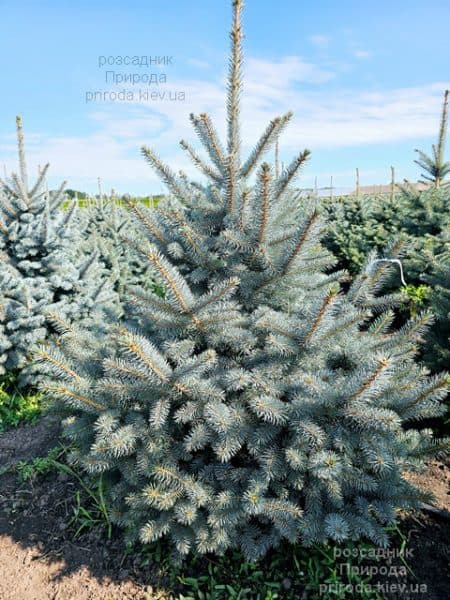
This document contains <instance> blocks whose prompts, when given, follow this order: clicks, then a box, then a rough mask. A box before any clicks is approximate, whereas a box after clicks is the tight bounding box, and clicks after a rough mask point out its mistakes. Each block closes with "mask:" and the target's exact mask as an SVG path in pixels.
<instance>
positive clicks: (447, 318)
mask: <svg viewBox="0 0 450 600" xmlns="http://www.w3.org/2000/svg"><path fill="white" fill-rule="evenodd" d="M427 259H428V261H429V264H430V265H431V268H430V269H429V271H430V272H429V274H425V275H424V276H423V279H424V281H425V282H426V283H427V284H429V285H430V286H432V293H431V298H430V301H431V310H432V311H433V313H434V314H435V315H436V326H435V327H433V328H432V330H431V332H430V336H429V344H427V346H426V348H425V360H426V361H427V363H430V364H434V366H435V368H436V369H438V368H441V369H442V368H446V367H448V365H450V231H449V230H447V232H445V234H443V235H442V250H441V251H440V252H439V253H436V254H433V253H432V252H428V253H427Z"/></svg>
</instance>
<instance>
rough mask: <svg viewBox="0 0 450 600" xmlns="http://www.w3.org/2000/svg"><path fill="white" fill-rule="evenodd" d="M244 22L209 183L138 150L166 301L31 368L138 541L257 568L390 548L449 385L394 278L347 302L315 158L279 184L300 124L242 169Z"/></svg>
mask: <svg viewBox="0 0 450 600" xmlns="http://www.w3.org/2000/svg"><path fill="white" fill-rule="evenodd" d="M241 9H242V2H241V0H234V1H233V15H234V18H233V27H232V30H231V58H230V66H229V76H228V90H227V140H226V144H225V145H223V144H222V143H221V142H220V140H219V137H218V135H217V133H216V130H215V128H214V126H213V124H212V122H211V120H210V118H209V116H208V115H206V114H203V113H202V114H200V115H191V121H192V124H193V126H194V129H195V131H196V133H197V135H198V137H199V139H200V141H201V142H202V144H203V147H204V149H205V151H206V154H207V156H208V158H209V162H206V161H205V160H204V159H203V158H202V157H201V156H200V155H199V154H198V153H197V152H196V150H194V149H193V148H192V147H191V145H190V144H189V143H187V142H182V146H183V147H184V148H185V150H186V151H187V152H188V154H189V155H190V156H191V157H192V159H193V161H194V163H195V164H196V165H197V166H198V168H199V169H200V171H201V173H202V174H203V176H204V179H203V180H202V181H203V182H202V183H197V182H190V181H189V180H188V179H187V178H186V177H184V176H179V175H175V174H174V173H173V172H172V170H171V169H170V168H169V167H168V166H167V165H165V164H164V163H163V162H162V161H161V160H160V159H159V157H158V156H157V155H156V154H155V152H154V151H153V150H151V149H150V148H147V147H145V148H143V155H144V157H145V159H146V160H147V161H148V162H149V164H150V165H151V166H152V167H153V168H154V169H155V170H156V172H157V173H159V175H160V177H161V179H162V180H163V181H164V183H165V184H166V186H167V188H168V189H169V190H170V192H171V194H172V196H171V198H170V200H167V201H166V202H164V203H161V205H160V206H158V208H156V209H153V210H145V209H144V208H142V209H141V208H140V207H139V211H136V220H137V222H138V223H139V224H140V226H141V227H142V231H143V232H145V234H146V241H145V243H142V242H141V241H140V240H139V241H137V240H136V239H135V238H133V236H128V237H125V236H124V243H126V244H127V245H128V246H129V247H130V248H133V249H134V251H135V252H136V254H137V255H138V256H139V257H140V258H141V260H142V261H143V262H144V264H150V265H151V266H152V267H153V268H154V270H155V272H156V273H157V276H158V278H159V282H160V283H161V284H162V285H163V286H164V288H165V296H164V298H161V297H160V296H158V295H157V294H155V293H153V292H151V291H145V290H143V289H141V288H140V287H139V286H137V287H131V288H130V289H129V292H128V308H127V310H126V322H125V323H124V324H122V325H121V326H120V327H117V328H116V329H115V330H114V332H113V333H111V334H110V335H109V336H99V335H98V333H97V331H96V330H95V328H88V329H87V330H86V331H85V332H83V333H80V334H76V335H75V334H74V333H73V332H71V331H66V333H65V334H64V336H63V337H62V339H61V340H60V343H59V346H58V347H57V348H56V347H55V348H54V349H53V351H50V350H47V351H46V352H45V353H43V352H41V353H38V355H37V358H38V359H39V360H40V361H41V369H42V371H43V373H44V374H45V375H46V381H45V383H44V384H43V389H45V391H46V393H47V394H48V395H50V396H51V397H53V398H54V400H55V407H56V408H58V410H59V409H61V410H63V412H64V411H65V412H66V413H67V416H66V419H65V421H64V423H65V431H66V435H68V436H69V438H71V439H72V440H73V441H74V443H75V445H76V450H75V451H74V453H73V455H72V460H73V461H74V462H77V463H78V464H80V465H82V466H83V467H84V468H85V469H86V470H87V471H88V472H90V473H92V474H94V475H95V474H98V473H103V474H104V481H108V482H109V492H108V499H109V502H110V506H111V516H112V518H113V519H114V521H115V522H116V523H118V524H120V525H122V526H124V527H125V528H126V530H127V534H128V536H129V537H130V538H131V539H136V538H139V539H140V540H141V541H142V542H150V541H152V540H156V539H158V538H161V537H167V538H168V539H169V540H170V541H171V542H172V543H173V545H174V548H175V549H176V552H177V553H178V554H179V555H185V554H187V553H189V552H191V551H192V552H196V553H206V552H215V553H223V552H225V551H226V550H227V549H229V548H240V549H241V550H242V551H243V552H244V554H245V556H246V557H248V558H249V559H258V558H259V557H261V556H262V555H264V554H265V553H266V552H267V551H268V550H269V549H270V548H272V547H275V546H277V545H278V544H279V543H280V542H281V541H282V540H283V539H287V540H289V541H291V542H298V541H301V542H302V543H304V544H311V543H314V542H323V541H325V540H327V539H333V540H337V541H340V540H345V539H348V538H351V539H359V538H368V539H370V540H373V541H375V542H376V543H379V544H386V543H387V534H386V532H385V526H386V524H388V523H391V522H392V521H394V519H395V511H396V509H397V508H399V507H406V506H415V505H417V502H419V501H420V499H421V497H422V495H421V493H420V492H419V491H418V490H417V489H416V488H414V487H413V486H412V485H411V484H410V483H409V482H408V481H406V480H405V479H404V478H403V471H404V470H405V469H406V468H415V467H418V466H419V465H420V462H421V456H422V455H424V454H427V453H429V452H431V451H432V450H433V449H435V446H436V442H434V441H433V440H432V436H431V432H430V431H423V432H418V431H414V430H408V431H405V430H404V429H403V428H402V424H404V423H411V422H413V421H417V420H420V419H421V418H425V417H430V416H434V415H438V414H440V413H441V412H442V410H443V409H442V406H441V402H440V400H441V398H442V397H443V396H444V395H445V393H446V389H447V387H448V382H447V377H446V375H445V374H441V375H437V376H435V377H434V378H428V377H427V376H426V375H425V374H424V373H423V371H422V370H421V368H420V367H418V366H416V365H415V363H414V361H413V357H414V354H415V352H416V348H417V344H418V343H419V342H420V340H421V338H422V335H423V333H424V331H425V330H426V327H427V325H428V323H429V321H430V317H429V316H428V315H427V314H424V315H420V316H418V317H417V318H416V319H415V320H413V321H411V322H409V323H407V324H406V325H405V326H404V327H403V328H402V329H399V330H395V329H393V327H392V320H393V314H392V311H391V307H392V306H393V305H394V304H395V302H396V300H397V298H396V297H395V296H391V295H385V296H383V295H381V294H380V293H381V290H382V285H383V282H384V281H385V279H386V277H387V276H389V275H390V274H391V272H392V270H393V269H396V266H395V265H394V264H392V263H388V262H377V261H376V256H375V255H371V256H369V258H368V259H367V262H366V265H365V268H364V269H363V271H362V273H361V274H360V275H359V276H358V277H357V278H356V279H355V281H354V282H353V283H352V285H351V286H350V288H349V290H348V292H347V293H344V292H343V291H342V289H341V288H340V284H339V280H340V279H341V278H342V277H343V276H344V273H343V272H336V271H335V270H333V265H334V263H335V260H334V258H333V256H332V255H331V254H330V253H329V252H328V251H327V250H325V249H324V248H323V247H322V246H321V244H320V237H321V235H322V233H323V231H324V229H325V223H324V222H323V220H322V218H321V216H320V214H319V211H318V210H317V206H316V205H315V204H314V201H311V203H310V204H307V203H301V204H300V203H299V201H298V198H297V195H296V194H295V193H294V192H293V191H292V188H291V185H290V184H291V183H292V182H293V180H294V178H295V177H296V175H297V174H298V173H299V171H300V170H301V168H302V167H303V166H304V165H305V163H306V161H307V159H308V155H309V152H308V151H307V150H304V151H302V152H300V153H299V154H298V155H297V156H296V157H295V158H294V160H293V161H292V162H291V164H290V165H289V166H288V167H287V168H286V169H284V171H283V172H282V173H281V174H280V175H279V176H278V177H277V176H276V175H274V172H273V170H272V168H271V166H270V165H269V164H268V163H266V162H262V161H261V159H262V158H263V155H264V153H266V152H267V150H268V149H269V148H270V147H271V146H273V145H274V144H275V142H276V140H277V139H278V137H279V135H280V133H281V132H282V130H283V129H284V127H285V126H286V125H287V123H288V121H289V120H290V119H291V114H290V113H288V114H287V115H285V116H283V117H279V118H276V119H274V120H273V121H271V122H270V123H269V125H268V127H267V128H266V130H265V131H264V132H263V134H262V136H261V139H260V140H259V142H258V143H257V145H256V146H255V148H254V149H253V151H252V152H251V153H250V155H249V157H248V158H246V159H243V158H242V147H241V132H240V125H241V124H240V97H241V88H242V30H241ZM254 174H255V183H254V184H253V183H252V181H253V178H252V175H254ZM401 252H402V248H401V244H399V245H396V246H392V248H391V251H390V254H389V256H390V257H392V258H396V257H398V256H400V255H401ZM439 447H441V446H439Z"/></svg>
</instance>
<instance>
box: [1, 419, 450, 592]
mask: <svg viewBox="0 0 450 600" xmlns="http://www.w3.org/2000/svg"><path fill="white" fill-rule="evenodd" d="M58 434H59V426H58V423H57V422H56V421H54V420H52V419H51V418H49V417H46V418H44V419H42V420H41V421H40V422H39V423H38V424H37V425H35V426H29V425H28V426H22V427H19V428H17V429H14V430H11V431H9V432H7V433H5V434H3V435H2V436H0V600H47V599H49V600H115V599H121V600H128V599H133V600H140V599H142V600H150V599H152V600H153V599H155V598H161V599H167V600H168V599H169V598H173V597H177V596H173V595H171V594H170V592H169V591H167V589H166V591H164V588H165V583H167V582H165V581H164V578H162V577H161V575H160V573H159V572H158V566H157V565H143V564H142V558H140V557H136V556H133V555H130V554H127V553H126V551H125V547H124V545H123V542H122V539H121V536H120V532H113V536H112V539H107V536H106V532H105V529H104V527H103V526H101V525H99V526H96V527H93V528H91V529H89V530H88V532H86V533H82V534H81V535H79V536H78V537H76V538H75V537H74V533H75V529H76V527H75V526H71V525H69V522H70V519H71V518H72V516H73V512H74V507H75V506H76V502H75V497H76V492H77V490H79V484H78V483H77V482H76V481H75V480H73V479H72V478H70V477H68V476H67V475H66V474H65V473H61V472H52V473H50V474H49V475H47V476H45V477H38V478H36V480H35V481H32V482H27V483H19V481H18V478H17V474H16V473H14V472H11V470H8V471H6V472H5V470H6V469H11V467H14V466H15V465H16V464H17V462H18V461H20V460H30V459H32V458H34V457H36V456H45V454H46V453H47V452H48V450H49V449H50V448H53V447H54V446H55V445H57V442H58ZM2 473H3V474H2ZM414 478H415V479H414V481H415V483H417V484H418V485H420V486H422V487H424V488H425V489H427V490H431V491H432V492H433V493H434V494H435V496H436V506H438V507H439V508H441V509H446V510H449V508H450V495H449V481H450V476H449V468H448V465H444V464H442V463H439V462H432V463H430V465H429V470H428V471H427V473H426V474H425V475H423V476H421V477H420V478H419V477H417V476H414ZM400 528H401V530H402V532H404V534H406V536H407V537H408V548H409V549H410V551H411V553H412V556H411V557H410V559H409V561H408V563H409V566H410V568H411V569H412V571H413V572H414V576H413V575H408V582H409V583H412V584H413V586H414V585H415V584H422V585H423V584H425V585H426V586H427V591H426V593H411V595H408V593H406V592H402V593H401V594H397V595H396V594H395V593H393V594H389V595H386V598H388V599H389V600H391V599H392V600H394V599H398V600H400V598H402V599H405V600H408V598H411V599H412V598H414V599H415V600H448V598H449V597H450V568H449V561H450V549H449V541H448V540H449V533H450V520H448V519H447V518H445V515H444V516H443V515H441V516H439V515H435V514H434V515H433V514H429V513H417V514H416V515H413V516H412V515H409V516H405V517H404V518H403V521H402V523H401V527H400ZM400 543H401V540H400V539H399V540H397V541H395V540H394V544H393V547H399V544H400ZM393 564H397V565H400V564H401V563H399V562H398V561H394V563H393ZM402 581H403V580H402ZM300 597H301V598H310V597H311V596H309V595H308V594H307V593H306V594H300V596H299V598H300Z"/></svg>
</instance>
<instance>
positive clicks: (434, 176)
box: [415, 90, 450, 187]
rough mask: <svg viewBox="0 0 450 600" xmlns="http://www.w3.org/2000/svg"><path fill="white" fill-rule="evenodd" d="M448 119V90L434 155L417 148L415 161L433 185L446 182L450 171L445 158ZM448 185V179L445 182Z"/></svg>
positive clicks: (449, 163) (427, 180)
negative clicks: (417, 156)
mask: <svg viewBox="0 0 450 600" xmlns="http://www.w3.org/2000/svg"><path fill="white" fill-rule="evenodd" d="M447 119H448V90H445V92H444V103H443V106H442V113H441V123H440V127H439V137H438V143H437V145H435V144H433V146H432V156H428V155H427V154H425V152H423V151H422V150H416V152H417V153H418V155H419V158H418V160H416V161H415V162H416V163H417V164H418V165H419V167H421V168H422V169H423V170H424V171H425V172H424V173H422V178H423V180H424V181H425V182H426V183H429V182H431V183H432V185H433V186H435V187H440V186H441V185H443V184H444V179H445V178H446V177H447V175H448V174H449V173H450V161H446V160H445V158H444V151H445V138H446V134H447ZM445 185H448V181H447V182H445Z"/></svg>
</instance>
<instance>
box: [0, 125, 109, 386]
mask: <svg viewBox="0 0 450 600" xmlns="http://www.w3.org/2000/svg"><path fill="white" fill-rule="evenodd" d="M17 134H18V147H19V164H20V174H19V175H17V174H15V173H14V174H13V175H12V176H11V178H10V180H8V181H1V182H0V369H1V370H4V369H8V370H17V369H18V370H22V369H23V368H24V367H25V366H27V365H28V358H29V356H30V350H31V349H32V348H33V346H34V345H35V344H37V343H38V342H43V341H44V340H45V339H46V338H47V337H48V336H49V335H50V334H51V333H52V332H56V331H58V330H59V328H60V327H64V328H67V326H68V324H69V323H70V322H71V321H72V320H74V319H76V320H77V323H79V324H83V323H85V322H88V321H89V320H90V319H96V318H97V319H99V320H100V321H102V320H104V319H105V318H106V316H107V315H108V314H110V316H111V317H112V316H113V314H114V310H113V309H112V307H113V300H114V297H113V296H114V295H113V293H112V290H111V288H110V285H109V281H108V277H107V274H106V272H105V271H104V269H103V267H102V265H101V263H99V261H98V260H97V253H96V252H95V251H92V249H91V252H90V253H89V254H88V253H83V252H82V249H81V242H80V240H81V234H82V231H81V229H80V221H79V220H78V218H77V215H76V206H75V203H72V204H71V205H70V206H69V207H68V208H67V209H66V210H63V209H62V205H63V203H64V202H65V200H66V198H65V195H64V184H63V185H61V187H60V188H59V189H58V190H57V191H48V190H47V186H46V174H47V170H48V166H49V165H48V164H47V165H46V166H45V167H44V168H43V169H42V171H41V172H40V173H39V176H38V178H37V181H36V183H35V184H34V185H33V186H32V187H30V186H29V185H28V174H27V165H26V161H25V152H24V142H23V131H22V122H21V119H20V117H17ZM30 373H31V372H30ZM30 373H29V375H30ZM30 382H31V383H32V381H30Z"/></svg>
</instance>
